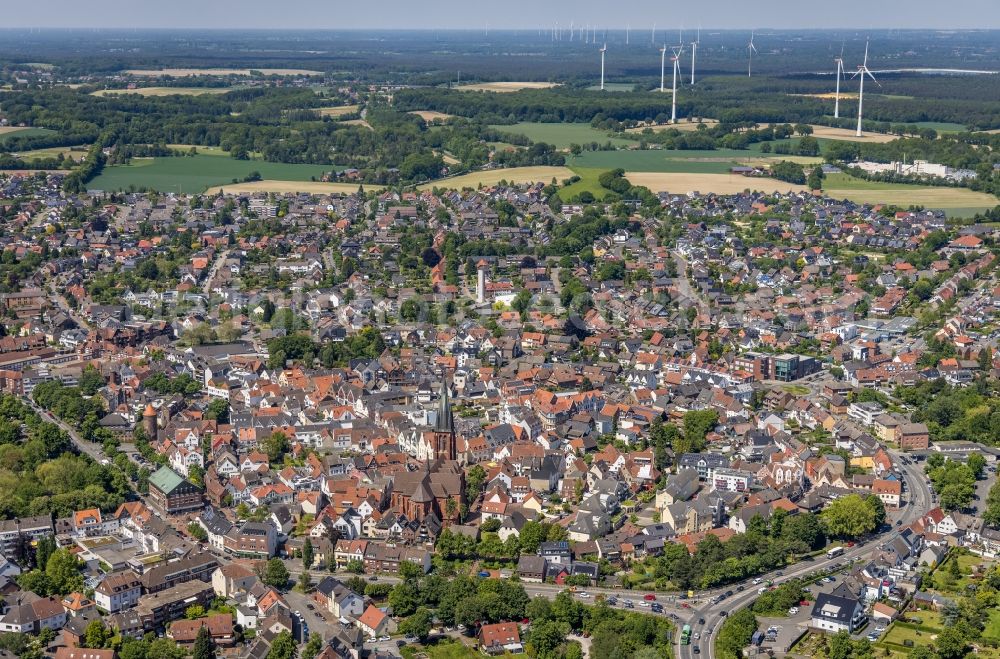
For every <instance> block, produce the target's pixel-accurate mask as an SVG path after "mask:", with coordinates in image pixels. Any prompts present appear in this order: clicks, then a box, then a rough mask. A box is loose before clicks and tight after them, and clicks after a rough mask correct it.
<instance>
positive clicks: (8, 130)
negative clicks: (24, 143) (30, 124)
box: [0, 126, 52, 145]
mask: <svg viewBox="0 0 1000 659" xmlns="http://www.w3.org/2000/svg"><path fill="white" fill-rule="evenodd" d="M51 132H52V131H50V130H49V129H48V128H25V127H23V126H0V145H2V144H3V143H4V142H6V141H7V138H9V137H13V136H14V135H17V136H18V137H32V136H35V135H45V134H46V133H51Z"/></svg>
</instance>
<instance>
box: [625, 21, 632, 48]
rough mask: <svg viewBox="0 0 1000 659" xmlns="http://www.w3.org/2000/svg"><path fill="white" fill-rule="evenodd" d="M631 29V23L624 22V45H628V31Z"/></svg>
mask: <svg viewBox="0 0 1000 659" xmlns="http://www.w3.org/2000/svg"><path fill="white" fill-rule="evenodd" d="M631 30H632V26H631V25H629V24H628V23H626V24H625V45H626V46H627V45H628V35H629V32H630V31H631Z"/></svg>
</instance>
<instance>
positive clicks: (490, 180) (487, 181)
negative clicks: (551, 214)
mask: <svg viewBox="0 0 1000 659" xmlns="http://www.w3.org/2000/svg"><path fill="white" fill-rule="evenodd" d="M572 175H573V170H571V169H569V168H568V167H512V168H510V169H491V170H488V171H485V172H473V173H471V174H463V175H462V176H456V177H454V178H447V179H442V180H440V181H434V182H433V183H426V184H424V185H422V186H420V189H421V190H430V189H432V188H445V189H456V190H460V189H462V188H478V187H479V186H480V185H483V186H491V185H496V184H497V183H499V182H500V181H510V182H513V183H538V182H542V183H549V182H550V181H551V180H552V179H553V178H555V179H556V182H557V183H558V182H561V181H562V180H563V179H567V178H569V177H570V176H572Z"/></svg>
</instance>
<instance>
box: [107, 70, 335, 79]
mask: <svg viewBox="0 0 1000 659" xmlns="http://www.w3.org/2000/svg"><path fill="white" fill-rule="evenodd" d="M122 73H126V74H128V75H132V76H149V77H152V78H158V77H160V76H167V77H170V78H191V77H193V76H251V75H256V74H258V73H259V74H261V75H266V76H321V75H323V72H322V71H311V70H309V69H128V70H126V71H123V72H122Z"/></svg>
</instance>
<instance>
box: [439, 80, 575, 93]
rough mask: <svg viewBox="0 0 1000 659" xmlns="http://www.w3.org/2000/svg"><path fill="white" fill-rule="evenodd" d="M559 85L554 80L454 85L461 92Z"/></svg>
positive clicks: (511, 90)
mask: <svg viewBox="0 0 1000 659" xmlns="http://www.w3.org/2000/svg"><path fill="white" fill-rule="evenodd" d="M558 86H559V85H558V84H557V83H554V82H480V83H475V84H472V85H459V86H458V87H456V89H458V91H462V92H500V93H504V92H517V91H521V90H522V89H551V88H552V87H558Z"/></svg>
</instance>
